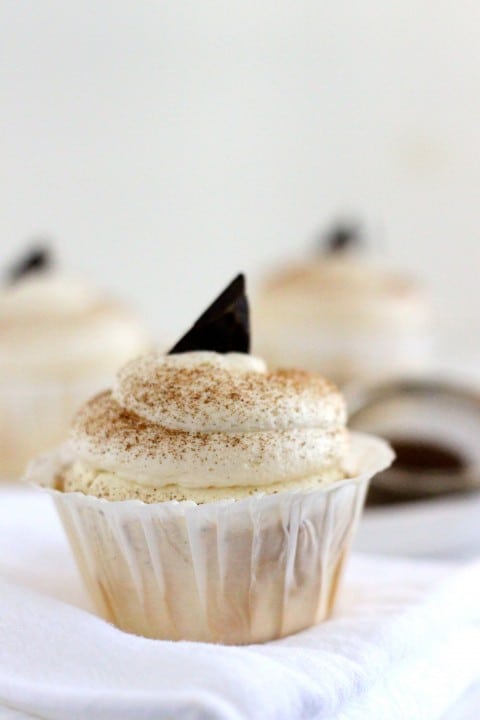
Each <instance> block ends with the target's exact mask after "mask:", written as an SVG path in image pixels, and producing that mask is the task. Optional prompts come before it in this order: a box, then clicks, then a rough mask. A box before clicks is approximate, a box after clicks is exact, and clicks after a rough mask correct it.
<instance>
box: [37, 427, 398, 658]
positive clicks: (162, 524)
mask: <svg viewBox="0 0 480 720" xmlns="http://www.w3.org/2000/svg"><path fill="white" fill-rule="evenodd" d="M392 457H393V454H392V452H391V450H390V448H389V446H388V445H387V444H386V443H384V442H383V441H381V440H379V439H377V438H374V437H370V436H366V435H361V434H353V437H352V462H353V463H354V464H355V466H356V467H357V468H358V470H359V474H358V475H356V476H355V477H352V478H351V479H348V480H344V481H340V482H337V483H333V484H331V485H329V486H325V487H323V488H320V489H316V490H310V491H287V492H281V493H278V494H275V495H262V496H252V497H250V498H248V499H242V500H238V501H235V500H233V501H218V502H212V503H207V504H203V505H196V504H195V503H193V502H191V501H182V502H174V501H173V502H172V501H170V502H164V503H155V504H145V503H142V502H140V501H138V500H128V501H120V502H109V501H107V500H103V499H99V498H96V497H93V496H87V495H84V494H82V493H78V492H67V493H63V492H59V491H57V490H55V489H52V488H54V486H55V477H58V474H59V473H61V471H62V467H64V466H65V464H68V454H67V458H65V457H62V453H60V454H59V455H57V456H53V457H52V456H49V457H46V458H43V459H40V460H39V461H37V462H36V463H34V464H33V465H32V466H31V468H30V472H29V476H28V479H29V480H31V481H33V482H35V483H36V484H40V485H42V486H44V487H47V488H48V492H50V493H51V494H52V495H53V498H54V501H55V504H56V506H57V510H58V512H59V514H60V517H61V519H62V521H63V524H64V527H65V530H66V532H67V535H68V537H69V540H70V543H71V545H72V548H73V551H74V554H75V557H76V559H77V562H78V564H79V567H80V570H81V572H82V575H83V577H84V580H85V582H86V585H87V587H88V589H89V591H90V593H91V595H92V597H93V599H94V601H95V603H96V606H97V608H98V611H99V613H100V614H101V615H102V616H103V617H105V618H106V619H108V620H109V621H111V622H113V623H114V624H115V625H117V626H118V627H119V628H121V629H123V630H126V631H128V632H133V633H136V634H139V635H144V636H147V637H152V638H163V639H169V640H180V639H184V640H197V641H207V642H218V643H224V644H246V643H257V642H264V641H266V640H272V639H275V638H280V637H283V636H285V635H289V634H291V633H294V632H297V631H299V630H302V629H304V628H307V627H310V626H311V625H314V624H316V623H318V622H319V621H321V620H323V619H325V618H326V617H328V615H329V614H330V612H331V610H332V607H333V604H334V601H335V597H336V594H337V590H338V585H339V581H340V577H341V573H342V569H343V566H344V563H345V559H346V556H347V554H348V550H349V547H350V544H351V540H352V536H353V533H354V531H355V528H356V525H357V521H358V518H359V515H360V513H361V509H362V506H363V502H364V498H365V494H366V491H367V487H368V482H369V480H370V478H371V477H372V475H374V474H375V473H376V472H379V471H380V470H383V469H384V468H386V467H387V466H388V465H389V464H390V463H391V461H392Z"/></svg>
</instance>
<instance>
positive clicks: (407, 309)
mask: <svg viewBox="0 0 480 720" xmlns="http://www.w3.org/2000/svg"><path fill="white" fill-rule="evenodd" d="M254 310H256V312H255V314H254V320H255V324H256V328H255V329H256V337H257V338H258V348H257V350H258V352H259V353H260V354H262V355H263V356H264V357H266V358H267V360H268V361H269V363H270V364H271V365H274V366H281V365H287V366H288V365H296V366H300V367H303V368H306V369H309V370H318V371H321V372H324V373H325V374H327V375H328V376H329V377H332V378H334V379H335V380H336V381H337V382H338V383H340V384H344V383H346V382H348V381H350V380H364V379H368V378H379V377H385V376H396V375H404V374H406V373H412V372H418V371H420V370H423V369H424V368H425V366H426V365H427V363H428V361H429V358H430V350H431V347H430V346H431V328H430V324H431V312H430V306H429V301H428V298H427V295H426V293H425V291H424V288H423V287H422V285H421V284H420V283H419V282H417V280H416V279H415V278H413V277H410V276H409V275H404V274H402V273H401V272H398V271H397V270H396V269H392V268H390V267H389V266H388V265H387V264H385V263H383V262H380V261H379V260H378V259H377V258H375V257H374V256H373V253H371V252H369V249H368V248H367V241H366V235H365V233H364V231H363V230H362V228H361V226H360V225H359V224H357V223H353V222H341V223H338V224H335V225H334V226H333V227H332V228H331V229H330V230H329V231H328V232H326V233H325V234H324V235H323V236H322V237H321V239H320V242H319V243H318V247H317V251H316V254H315V255H313V256H311V257H310V258H308V259H306V260H304V261H303V262H298V263H291V264H290V265H287V266H286V267H284V268H283V269H282V268H280V269H278V270H276V271H274V272H272V273H271V274H270V275H269V276H267V277H266V279H265V280H264V282H263V284H262V286H261V288H260V291H259V294H258V296H257V301H256V304H255V306H254Z"/></svg>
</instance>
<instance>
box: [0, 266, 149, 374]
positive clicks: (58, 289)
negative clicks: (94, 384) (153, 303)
mask: <svg viewBox="0 0 480 720" xmlns="http://www.w3.org/2000/svg"><path fill="white" fill-rule="evenodd" d="M0 333H1V337H2V343H1V346H0V372H1V376H2V378H3V379H10V378H24V377H25V376H28V377H30V378H35V379H37V378H38V379H40V378H44V377H52V378H58V377H59V376H61V375H69V374H74V375H75V376H77V375H78V373H79V372H80V373H81V372H83V371H85V373H90V372H92V371H96V370H100V372H101V371H103V370H104V369H105V368H109V367H111V366H112V364H114V365H116V366H117V367H118V366H119V365H121V364H122V363H124V362H125V361H126V360H127V359H129V358H130V357H132V356H133V355H135V354H137V353H139V352H141V351H142V350H143V349H144V347H145V345H146V338H145V335H144V332H143V330H142V329H141V328H140V327H139V324H138V322H137V321H136V320H135V319H134V318H133V316H131V315H130V313H129V312H127V311H126V310H125V309H124V308H123V307H122V306H120V305H118V304H116V303H113V302H111V301H109V300H106V299H105V298H103V297H101V296H100V295H99V294H98V293H96V292H95V291H93V290H92V289H91V288H90V287H88V286H87V285H84V284H83V283H80V282H78V281H76V280H73V279H69V278H66V277H63V276H60V275H56V274H55V273H51V274H50V273H46V274H38V275H31V276H26V277H25V278H22V279H21V280H20V281H18V282H17V283H15V284H13V285H11V286H8V287H6V288H4V289H3V290H2V291H1V292H0Z"/></svg>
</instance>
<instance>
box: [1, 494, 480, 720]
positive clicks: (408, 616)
mask: <svg viewBox="0 0 480 720" xmlns="http://www.w3.org/2000/svg"><path fill="white" fill-rule="evenodd" d="M479 620H480V563H475V564H472V565H469V566H466V567H462V568H460V569H459V568H457V567H456V566H452V565H446V564H441V565H440V564H435V563H430V562H429V563H426V562H420V561H399V560H390V559H389V560H387V559H380V558H374V557H370V558H368V557H355V558H352V560H351V562H350V564H349V567H348V571H347V577H346V582H345V586H344V592H343V593H342V600H341V603H340V605H339V607H338V610H337V613H336V617H335V618H334V619H332V620H331V621H329V622H327V623H324V624H322V625H320V626H318V627H316V628H313V629H311V630H308V631H305V632H302V633H299V634H298V635H295V636H292V637H289V638H286V639H284V640H280V641H277V642H274V643H269V644H267V645H262V646H250V647H220V646H213V645H205V644H195V643H186V642H184V643H171V642H161V641H153V640H147V639H145V638H140V637H135V636H133V635H127V634H125V633H122V632H120V631H119V630H117V629H116V628H114V627H112V626H111V625H109V624H107V623H106V622H104V621H103V620H100V619H99V618H97V617H95V615H93V614H92V613H91V612H89V602H88V599H87V598H86V596H85V594H84V592H83V589H82V585H81V583H80V580H79V578H78V576H77V573H76V570H75V567H74V565H73V561H72V558H71V556H70V552H69V549H68V547H67V544H66V541H65V540H64V537H63V533H62V530H61V528H60V526H59V523H58V521H57V519H56V516H55V514H54V511H53V508H52V507H51V506H50V501H49V498H47V497H45V496H44V495H43V494H41V493H35V492H33V491H28V490H22V491H20V490H16V491H13V490H12V491H7V490H5V491H3V492H1V493H0V706H1V707H0V710H1V708H3V710H1V712H0V718H2V720H3V718H9V719H10V718H12V719H13V718H15V720H17V718H18V719H19V718H25V717H31V716H33V717H35V718H44V719H48V720H66V718H68V720H87V719H88V720H97V719H98V720H107V719H108V720H124V719H127V718H128V720H133V719H134V720H150V719H152V720H153V719H155V720H158V719H159V718H169V719H170V718H172V719H175V720H247V719H248V720H257V719H258V720H287V719H288V720H304V719H305V720H307V719H309V720H357V719H358V720H366V718H368V719H369V720H376V719H377V718H378V719H379V720H380V719H381V720H386V719H388V720H397V719H398V720H409V719H413V720H434V719H436V718H440V717H441V716H442V715H443V714H444V713H445V711H446V710H447V708H448V707H450V706H451V705H452V704H453V703H454V702H455V701H456V700H457V699H458V698H459V697H460V696H461V695H462V694H463V692H464V691H465V690H466V689H467V688H468V687H469V686H470V685H471V684H472V683H473V682H475V681H476V680H477V678H478V668H480V631H479ZM2 713H3V715H2Z"/></svg>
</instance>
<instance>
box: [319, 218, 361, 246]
mask: <svg viewBox="0 0 480 720" xmlns="http://www.w3.org/2000/svg"><path fill="white" fill-rule="evenodd" d="M362 244H363V237H362V233H361V232H360V227H359V226H358V225H355V224H346V223H339V224H338V225H335V226H334V227H332V228H331V229H330V230H329V231H328V232H327V234H326V235H324V236H323V237H322V239H321V249H322V250H323V251H326V252H327V253H338V252H344V251H345V250H352V249H353V248H355V247H358V246H359V245H362Z"/></svg>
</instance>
